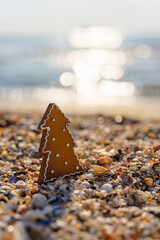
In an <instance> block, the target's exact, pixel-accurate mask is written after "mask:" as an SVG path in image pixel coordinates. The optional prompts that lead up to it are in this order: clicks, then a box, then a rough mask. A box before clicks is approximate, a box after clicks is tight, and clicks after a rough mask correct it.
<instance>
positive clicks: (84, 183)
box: [81, 181, 90, 188]
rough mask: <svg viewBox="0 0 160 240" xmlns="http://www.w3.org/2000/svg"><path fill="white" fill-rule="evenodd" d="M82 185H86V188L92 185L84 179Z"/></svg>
mask: <svg viewBox="0 0 160 240" xmlns="http://www.w3.org/2000/svg"><path fill="white" fill-rule="evenodd" d="M81 185H83V186H84V187H86V188H89V187H90V183H89V182H87V181H83V182H82V183H81Z"/></svg>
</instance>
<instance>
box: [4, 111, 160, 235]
mask: <svg viewBox="0 0 160 240" xmlns="http://www.w3.org/2000/svg"><path fill="white" fill-rule="evenodd" d="M69 118H70V120H71V122H72V125H71V131H72V133H73V136H74V137H75V140H76V143H77V145H78V146H77V148H76V153H77V155H78V157H79V159H81V162H82V163H83V164H84V167H85V171H84V173H83V174H81V175H78V176H74V177H71V178H65V179H62V180H61V179H59V180H56V181H54V182H50V183H47V184H46V185H44V184H42V185H41V186H38V184H37V179H38V174H39V169H40V163H41V157H40V156H39V155H38V148H39V143H40V139H41V133H40V132H39V131H38V130H37V126H38V123H39V121H40V119H41V114H37V113H32V114H22V113H18V114H15V113H4V112H2V113H1V114H0V239H2V240H10V239H12V240H21V239H23V240H30V239H31V240H42V239H47V240H52V239H56V240H63V239H64V240H79V239H80V240H83V239H84V240H97V239H98V240H99V239H105V240H108V239H109V240H110V239H111V240H112V239H114V240H139V239H145V240H151V239H156V240H160V120H137V119H130V118H125V117H123V116H121V115H116V116H106V115H101V114H91V115H80V114H76V115H70V116H69Z"/></svg>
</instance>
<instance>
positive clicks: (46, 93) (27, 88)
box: [0, 28, 160, 105]
mask: <svg viewBox="0 0 160 240" xmlns="http://www.w3.org/2000/svg"><path fill="white" fill-rule="evenodd" d="M135 97H136V98H144V97H147V98H159V97H160V38H158V37H153V36H152V37H146V36H144V37H128V38H124V39H123V38H122V36H121V35H120V34H119V33H118V32H116V31H114V30H112V29H106V28H84V29H82V28H81V29H76V30H73V31H71V32H70V33H69V34H66V35H55V36H53V37H50V38H44V37H41V36H37V37H32V36H16V37H15V36H0V100H1V101H4V102H12V101H15V102H16V101H17V102H22V101H24V102H25V101H31V102H33V103H34V102H48V101H53V102H54V101H56V102H62V103H67V102H69V103H74V104H75V103H77V104H80V105H87V104H88V105H89V104H92V105H99V104H100V105H101V104H104V103H108V104H116V103H117V102H119V101H121V100H123V99H125V102H127V103H129V102H130V100H131V99H133V98H135ZM126 99H127V101H126Z"/></svg>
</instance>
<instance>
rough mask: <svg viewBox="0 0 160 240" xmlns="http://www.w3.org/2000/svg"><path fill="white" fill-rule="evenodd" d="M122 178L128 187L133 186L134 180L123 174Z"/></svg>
mask: <svg viewBox="0 0 160 240" xmlns="http://www.w3.org/2000/svg"><path fill="white" fill-rule="evenodd" d="M120 177H121V179H122V181H123V182H124V183H125V184H127V185H131V184H132V183H133V178H132V177H130V176H129V175H127V174H125V173H123V174H121V176H120Z"/></svg>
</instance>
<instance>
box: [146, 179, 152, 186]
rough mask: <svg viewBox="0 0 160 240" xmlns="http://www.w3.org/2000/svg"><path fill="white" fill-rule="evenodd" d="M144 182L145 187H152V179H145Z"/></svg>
mask: <svg viewBox="0 0 160 240" xmlns="http://www.w3.org/2000/svg"><path fill="white" fill-rule="evenodd" d="M144 182H145V184H146V185H147V186H152V185H153V179H152V178H145V179H144Z"/></svg>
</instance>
